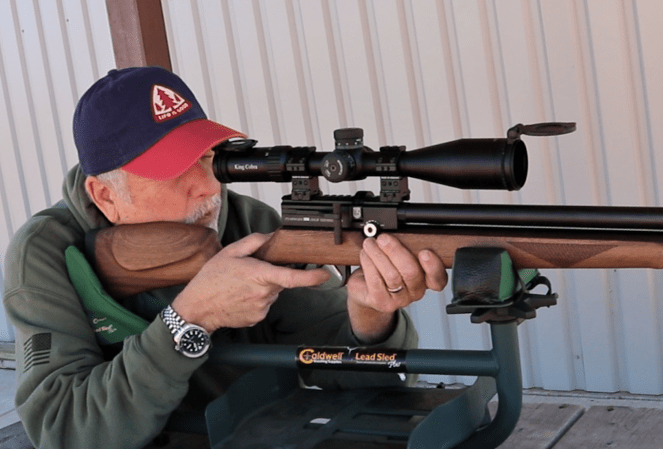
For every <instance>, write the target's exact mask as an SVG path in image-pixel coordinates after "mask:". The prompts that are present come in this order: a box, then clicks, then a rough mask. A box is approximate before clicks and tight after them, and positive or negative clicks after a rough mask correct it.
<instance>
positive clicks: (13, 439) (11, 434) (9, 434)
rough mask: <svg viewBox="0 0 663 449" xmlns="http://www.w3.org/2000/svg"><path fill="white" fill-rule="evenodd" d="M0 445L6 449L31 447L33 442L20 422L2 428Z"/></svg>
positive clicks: (27, 448)
mask: <svg viewBox="0 0 663 449" xmlns="http://www.w3.org/2000/svg"><path fill="white" fill-rule="evenodd" d="M0 447H2V448H4V449H31V448H32V447H33V446H32V443H30V440H29V439H28V436H27V435H26V433H25V430H24V429H23V424H22V423H20V422H17V423H14V424H12V425H11V426H7V427H5V428H3V429H0Z"/></svg>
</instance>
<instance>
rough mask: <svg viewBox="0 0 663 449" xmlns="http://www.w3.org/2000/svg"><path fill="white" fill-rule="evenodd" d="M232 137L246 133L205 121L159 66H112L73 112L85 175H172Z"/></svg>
mask: <svg viewBox="0 0 663 449" xmlns="http://www.w3.org/2000/svg"><path fill="white" fill-rule="evenodd" d="M233 137H246V136H245V135H244V134H242V133H240V132H238V131H235V130H234V129H231V128H228V127H226V126H223V125H221V124H219V123H216V122H213V121H211V120H208V119H207V116H206V115H205V112H204V111H203V109H202V107H201V106H200V104H199V103H198V101H197V100H196V98H195V96H194V95H193V92H191V90H190V89H189V88H188V87H187V85H186V84H185V83H184V81H182V80H181V79H180V78H179V77H178V76H177V75H175V74H174V73H172V72H170V71H168V70H166V69H163V68H161V67H133V68H128V69H122V70H111V71H110V72H108V75H106V76H105V77H103V78H101V79H100V80H98V81H97V82H96V83H94V84H93V85H92V87H90V88H89V89H88V90H87V92H85V94H83V96H82V97H81V99H80V100H79V102H78V105H77V106H76V111H75V112H74V141H75V143H76V148H77V149H78V158H79V161H80V166H81V170H82V171H83V173H85V174H86V175H98V174H100V173H105V172H107V171H111V170H114V169H117V168H122V169H123V170H126V171H127V172H129V173H133V174H135V175H138V176H141V177H143V178H149V179H155V180H167V179H172V178H176V177H177V176H179V175H181V174H182V173H184V172H185V171H187V170H188V169H189V168H190V167H191V166H192V165H193V164H194V163H195V162H196V161H197V160H198V159H200V157H201V156H202V155H203V154H205V153H206V152H207V151H208V150H209V149H211V148H213V147H214V146H216V145H218V144H220V143H221V142H224V141H226V140H228V139H231V138H233Z"/></svg>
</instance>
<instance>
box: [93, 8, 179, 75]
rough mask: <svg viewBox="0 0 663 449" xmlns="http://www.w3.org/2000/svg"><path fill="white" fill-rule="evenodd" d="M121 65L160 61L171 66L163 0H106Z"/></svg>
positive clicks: (116, 54) (118, 61) (116, 57)
mask: <svg viewBox="0 0 663 449" xmlns="http://www.w3.org/2000/svg"><path fill="white" fill-rule="evenodd" d="M106 8H107V10H108V19H109V21H110V28H111V36H112V39H113V49H114V52H115V64H116V65H117V68H118V69H123V68H126V67H139V66H151V65H158V66H161V67H163V68H165V69H168V70H172V69H173V68H172V65H171V62H170V52H169V51H168V40H167V38H166V26H165V23H164V20H163V10H162V8H161V0H106Z"/></svg>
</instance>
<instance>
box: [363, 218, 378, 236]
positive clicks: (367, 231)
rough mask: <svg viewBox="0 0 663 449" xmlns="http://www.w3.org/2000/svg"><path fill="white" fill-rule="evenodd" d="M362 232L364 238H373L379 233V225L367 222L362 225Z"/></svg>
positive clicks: (374, 222)
mask: <svg viewBox="0 0 663 449" xmlns="http://www.w3.org/2000/svg"><path fill="white" fill-rule="evenodd" d="M363 231H364V235H365V236H366V237H375V236H376V235H378V232H379V231H380V223H378V222H377V221H375V220H369V221H367V222H366V223H364V227H363Z"/></svg>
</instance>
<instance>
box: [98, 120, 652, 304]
mask: <svg viewBox="0 0 663 449" xmlns="http://www.w3.org/2000/svg"><path fill="white" fill-rule="evenodd" d="M574 130H575V123H540V124H535V125H516V126H514V127H513V128H511V129H509V130H508V132H507V137H506V138H494V139H459V140H455V141H452V142H447V143H441V144H437V145H432V146H429V147H426V148H421V149H417V150H412V151H405V148H404V147H402V146H385V147H381V148H380V149H379V151H374V150H372V149H370V148H368V147H366V146H364V144H363V131H362V130H361V129H360V128H344V129H339V130H336V131H335V132H334V138H335V149H334V151H333V152H317V151H316V149H315V147H291V146H274V147H265V148H260V147H257V146H256V141H255V140H251V139H233V140H230V141H227V142H225V143H223V144H221V145H219V146H218V147H216V148H215V153H216V154H215V157H214V174H215V176H216V177H217V179H218V180H219V181H221V182H222V183H226V184H229V183H233V182H291V183H292V193H291V194H290V195H286V196H284V197H283V200H282V218H283V226H282V227H281V228H280V229H278V230H277V231H276V232H275V233H274V234H273V236H272V238H271V239H270V240H269V241H268V242H267V243H266V244H265V245H264V246H263V247H261V248H260V249H259V250H258V251H257V252H256V253H255V257H258V258H260V259H263V260H266V261H269V262H272V263H275V264H317V265H332V266H339V267H347V269H349V267H351V266H357V265H359V252H360V250H361V245H362V241H363V240H364V239H365V238H367V237H375V236H376V235H378V234H379V233H382V232H386V233H390V234H393V235H394V236H396V237H397V238H398V239H399V240H400V241H401V242H402V243H403V244H404V245H405V246H406V247H408V248H409V249H410V250H411V251H413V252H414V253H416V252H418V251H420V250H422V249H430V250H432V251H434V252H435V253H437V254H438V256H440V258H441V259H442V261H443V262H444V264H445V266H447V267H451V266H452V264H453V261H454V255H455V254H456V251H457V250H458V249H459V248H464V247H498V248H503V249H505V250H506V251H507V252H508V254H509V256H510V257H511V259H512V260H513V263H514V264H515V266H516V267H518V268H519V269H521V268H537V269H538V268H663V245H662V244H661V242H662V241H663V235H662V234H661V223H663V209H660V208H653V207H603V206H537V205H483V204H482V205H473V204H428V203H418V204H417V203H409V202H408V200H409V198H410V190H409V188H408V178H409V177H412V178H418V179H421V180H425V181H429V182H434V183H438V184H443V185H447V186H452V187H457V188H461V189H501V190H519V189H520V188H521V187H522V186H523V185H524V184H525V180H526V178H527V169H528V158H527V150H526V147H525V144H524V142H523V141H522V140H521V135H529V136H554V135H560V134H565V133H569V132H572V131H574ZM320 176H322V177H324V178H325V179H327V180H328V181H330V182H334V183H336V182H342V181H351V180H361V179H365V178H366V177H368V176H379V177H380V180H381V181H380V186H381V190H380V194H379V195H378V196H376V195H374V194H373V193H371V192H365V191H362V192H358V193H356V194H354V195H324V194H323V193H322V192H321V191H320V188H319V183H318V179H319V177H320ZM87 247H88V256H89V257H90V255H91V254H92V256H91V257H90V258H91V259H93V260H94V265H95V269H96V271H97V274H98V275H99V277H100V278H101V279H102V282H103V283H104V284H105V286H106V288H107V289H108V290H109V292H110V293H111V294H113V295H116V296H118V297H123V296H129V295H132V294H136V293H138V292H140V291H145V290H150V289H153V288H160V287H166V286H169V285H177V284H182V283H185V282H187V281H188V280H189V279H190V278H191V277H193V275H195V273H196V272H197V271H198V270H199V269H200V267H202V265H203V264H204V263H205V262H206V261H207V260H208V259H209V258H210V257H212V255H213V254H215V253H216V252H217V251H218V250H219V249H220V245H219V244H218V237H217V236H215V235H214V232H213V231H211V230H209V229H207V228H204V227H199V226H193V225H183V224H179V223H149V224H141V225H123V226H113V227H111V228H109V229H105V230H102V231H94V232H93V233H92V234H89V235H88V236H87ZM166 255H167V256H166ZM347 269H346V272H345V273H344V274H346V275H347V273H348V272H349V271H347Z"/></svg>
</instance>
